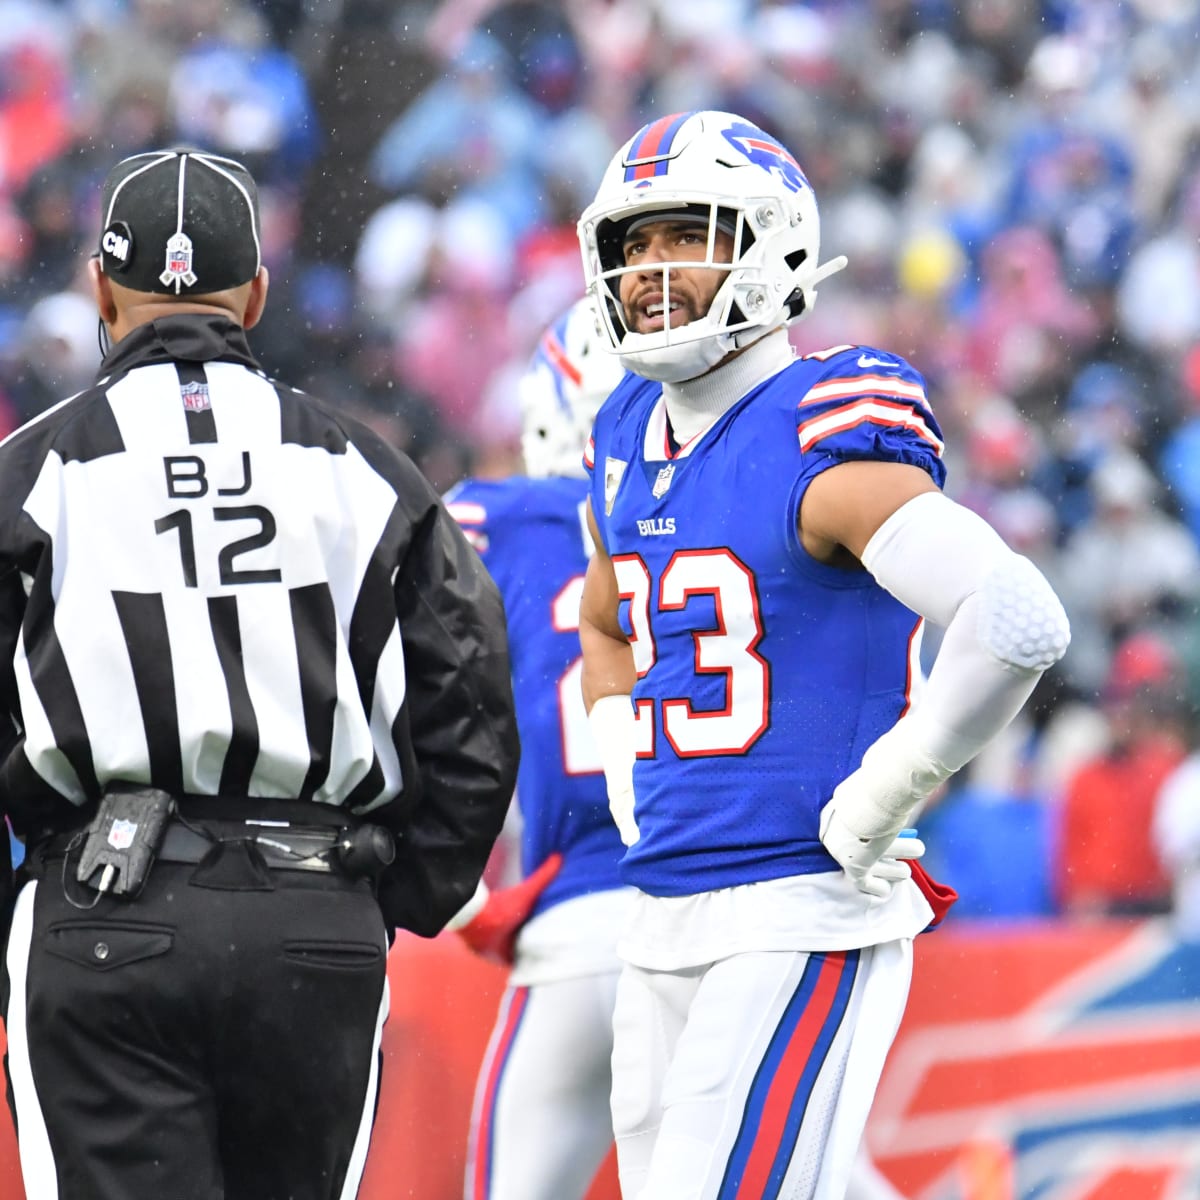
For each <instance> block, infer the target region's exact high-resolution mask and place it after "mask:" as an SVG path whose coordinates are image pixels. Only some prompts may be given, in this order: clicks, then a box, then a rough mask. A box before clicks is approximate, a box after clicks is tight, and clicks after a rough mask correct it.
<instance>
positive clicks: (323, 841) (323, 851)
mask: <svg viewBox="0 0 1200 1200" xmlns="http://www.w3.org/2000/svg"><path fill="white" fill-rule="evenodd" d="M338 840H339V834H338V831H337V830H336V829H333V828H321V827H319V826H314V827H309V828H303V829H301V828H297V827H296V826H293V825H289V824H286V823H283V822H279V821H256V820H246V821H205V822H204V823H203V825H184V824H183V823H182V822H181V821H179V820H178V819H176V820H173V821H171V822H170V823H169V824H168V825H167V829H166V832H165V833H164V834H163V840H162V845H161V846H160V847H159V848H158V855H157V857H158V859H159V861H160V862H172V863H198V862H200V861H201V860H202V859H203V858H205V857H206V856H207V855H208V854H209V853H210V852H211V851H212V848H213V846H215V845H216V844H217V843H218V842H241V841H246V842H251V843H252V844H253V845H254V847H255V848H256V849H257V850H258V852H259V853H260V854H261V855H262V857H263V861H264V862H265V863H266V865H267V866H268V867H274V868H276V869H277V870H283V871H322V872H324V873H325V874H329V873H330V872H332V871H334V870H335V869H336V860H335V856H334V847H335V846H336V845H337V842H338Z"/></svg>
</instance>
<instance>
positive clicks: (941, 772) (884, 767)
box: [819, 716, 951, 900]
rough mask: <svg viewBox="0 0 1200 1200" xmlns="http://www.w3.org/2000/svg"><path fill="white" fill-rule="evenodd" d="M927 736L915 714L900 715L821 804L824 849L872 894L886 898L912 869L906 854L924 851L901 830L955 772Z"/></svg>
mask: <svg viewBox="0 0 1200 1200" xmlns="http://www.w3.org/2000/svg"><path fill="white" fill-rule="evenodd" d="M923 740H924V739H923V738H922V737H921V736H920V729H919V727H918V726H916V725H915V724H914V722H913V718H912V717H911V716H908V717H905V718H904V719H903V720H900V721H897V722H896V724H895V725H893V726H892V727H891V729H889V730H887V731H886V732H885V733H884V734H882V735H881V736H880V737H878V738H877V739H876V740H875V741H874V742H873V743H872V744H871V745H870V746H868V747H867V752H866V754H864V755H863V760H862V764H861V766H859V768H858V770H856V771H851V772H850V774H849V775H847V776H846V778H845V779H843V780H842V782H841V783H839V784H838V785H837V787H836V788H834V789H833V797H832V798H831V799H830V801H829V802H828V803H827V804H826V805H825V807H824V808H823V809H821V823H820V826H819V830H820V837H821V841H822V843H823V844H824V846H825V849H826V850H828V851H829V853H830V854H832V855H833V857H834V858H835V859H837V861H838V862H839V863H841V865H842V867H843V869H844V870H845V872H846V874H847V875H849V876H850V878H851V879H852V880H854V885H855V886H856V887H857V888H858V889H859V891H861V892H866V893H867V894H868V895H870V896H878V897H879V898H880V899H884V900H886V899H887V897H888V896H890V895H891V892H892V887H893V885H894V884H896V883H898V882H899V881H900V880H902V879H908V878H910V876H911V875H912V872H911V871H910V870H909V868H908V863H907V861H905V860H907V859H912V858H920V857H921V855H922V854H924V853H925V845H924V843H923V842H921V841H920V840H918V839H917V838H915V837H899V836H897V835H898V834H899V833H900V831H901V830H902V829H903V828H904V827H905V825H907V824H908V818H909V815H910V814H911V813H912V812H913V810H914V809H916V807H917V805H918V804H921V803H922V802H923V801H924V800H926V799H927V798H928V797H929V794H930V793H931V792H932V791H933V790H934V789H935V788H936V787H937V786H938V785H939V784H940V783H942V782H943V781H944V780H945V779H947V778H948V777H949V776H950V774H951V771H950V770H949V768H948V767H946V766H945V764H944V763H941V762H939V761H938V760H937V759H936V758H934V757H933V756H932V755H931V754H929V753H928V752H927V751H926V750H924V749H922V741H923Z"/></svg>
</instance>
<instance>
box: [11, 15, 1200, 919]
mask: <svg viewBox="0 0 1200 1200" xmlns="http://www.w3.org/2000/svg"><path fill="white" fill-rule="evenodd" d="M1198 9H1200V6H1198V4H1197V0H955V2H951V0H824V2H822V0H809V2H807V3H788V2H783V0H778V2H775V3H771V2H768V0H761V2H757V3H755V2H753V0H689V2H688V3H686V4H682V3H678V2H675V0H561V2H556V3H536V2H523V0H510V2H507V3H505V2H496V0H442V2H436V3H435V2H428V3H397V2H395V0H257V2H255V3H249V2H243V0H0V431H4V430H7V429H10V428H13V427H15V426H16V425H17V424H19V423H21V422H23V421H25V420H27V419H28V418H30V417H32V416H34V415H35V414H37V413H38V412H40V411H41V410H42V409H44V408H45V407H46V406H48V405H49V404H51V403H53V402H55V401H56V400H58V399H61V398H63V397H64V396H66V395H67V394H69V393H71V392H72V391H74V390H77V389H78V388H80V387H82V386H84V385H85V384H86V383H87V382H88V381H89V380H90V378H91V377H92V376H93V374H94V372H95V369H96V366H97V363H98V361H99V350H98V347H97V329H96V318H95V315H94V312H93V310H92V308H91V305H90V303H89V302H88V300H87V298H86V295H85V292H84V289H83V287H82V279H83V275H82V263H83V261H84V259H85V258H86V256H87V254H88V252H89V251H90V250H91V249H92V248H93V246H94V243H95V240H96V237H97V233H98V215H97V211H96V209H97V193H98V188H99V184H100V181H101V179H102V178H103V176H104V173H105V172H106V170H107V169H108V167H109V166H110V165H111V163H112V162H113V161H114V160H115V159H117V158H119V157H122V156H124V155H127V154H132V153H136V152H138V151H140V150H144V149H148V148H152V147H156V146H159V145H162V144H171V143H190V144H194V145H197V146H200V147H203V148H206V149H209V150H213V151H216V152H224V153H228V154H231V155H234V156H237V157H239V158H241V159H243V160H244V161H245V162H246V163H247V165H248V166H250V168H251V169H252V170H253V171H254V173H255V175H256V177H257V178H258V180H259V181H260V184H261V187H262V207H263V249H264V255H265V259H266V262H267V264H268V266H269V267H270V269H271V272H272V298H271V303H270V304H269V306H268V312H267V316H266V318H265V319H264V322H263V324H262V326H261V327H260V328H259V329H258V330H256V332H255V335H254V336H253V338H252V344H253V346H254V349H255V350H256V352H257V353H258V355H259V357H260V359H261V361H262V362H263V365H264V366H265V367H266V368H267V370H268V371H270V372H277V373H278V374H280V375H281V376H282V377H284V378H285V379H287V380H288V381H289V382H292V383H295V384H297V385H298V386H301V387H308V388H311V389H312V390H313V391H315V392H317V393H318V394H322V395H325V396H327V397H329V398H331V399H336V400H338V401H339V402H341V403H343V404H344V405H346V407H347V408H350V409H353V410H355V411H356V412H357V413H358V414H359V415H360V416H362V417H364V418H365V419H367V420H369V421H371V422H372V423H373V424H374V425H375V426H376V427H377V428H379V429H380V430H381V431H382V432H383V433H384V434H385V435H386V436H388V437H389V438H391V439H392V440H393V441H395V442H396V443H397V444H399V445H400V446H402V447H403V448H405V449H406V450H408V452H409V453H410V454H412V456H413V457H414V459H415V460H416V461H417V463H418V465H419V466H420V467H421V468H422V470H423V471H424V472H425V473H426V474H427V475H428V476H429V478H430V479H431V480H432V481H433V482H434V484H435V485H436V486H437V487H439V488H440V489H445V488H447V487H449V486H450V485H451V484H452V483H454V482H456V481H457V480H458V479H459V478H461V477H463V476H464V475H465V474H468V473H471V474H478V475H485V476H486V475H497V474H505V473H508V472H509V471H512V470H514V469H517V468H518V464H519V460H518V457H517V445H518V412H517V406H516V389H515V386H514V384H515V379H516V377H517V376H518V375H519V373H520V372H521V370H522V369H523V367H524V364H525V362H526V360H527V358H528V355H529V353H530V351H531V350H532V347H533V345H534V343H535V341H536V339H537V337H538V335H539V333H540V332H541V330H542V328H543V327H544V325H545V324H546V323H547V322H548V321H550V320H551V319H552V318H553V317H554V316H556V315H557V314H558V313H559V312H560V311H561V310H563V309H564V308H565V307H566V306H567V305H568V304H569V303H570V302H571V301H572V300H573V299H574V298H575V297H576V296H577V295H578V294H579V293H580V292H581V290H582V273H581V270H580V261H579V250H578V246H577V243H576V240H575V232H574V224H575V220H576V218H577V217H578V214H579V212H580V211H581V209H582V208H583V207H584V206H585V204H586V203H587V202H588V201H589V200H590V199H591V196H592V194H593V193H594V191H595V188H596V185H597V183H598V182H599V178H600V174H601V172H602V170H603V167H604V165H605V164H606V162H607V160H608V158H609V157H610V155H611V154H612V152H613V151H614V150H615V149H616V148H617V147H618V146H619V145H620V144H621V143H622V142H623V141H624V140H625V139H627V138H628V137H629V136H631V134H632V133H633V132H634V131H635V130H636V129H637V128H638V127H639V126H640V125H641V124H643V123H644V122H646V121H647V120H650V119H653V118H655V117H657V116H661V115H663V114H665V113H669V112H677V111H682V110H688V109H694V108H719V109H727V110H730V111H735V112H738V113H741V114H742V115H744V116H746V117H748V118H750V119H751V120H753V121H755V122H756V123H758V124H760V125H761V126H763V127H764V128H765V129H767V130H769V131H770V132H772V133H774V134H775V135H776V136H778V137H779V138H780V139H781V140H782V141H783V142H784V143H785V144H786V145H787V146H788V147H789V148H790V149H791V150H793V152H794V153H795V154H796V156H797V157H798V158H799V160H800V162H801V163H802V164H803V166H804V168H805V170H806V172H807V174H808V176H809V178H810V180H811V181H812V183H813V186H814V188H815V189H816V192H817V196H818V200H819V202H820V206H821V213H822V230H823V236H822V242H823V249H824V251H825V253H826V255H827V256H828V255H831V254H838V253H845V254H846V255H848V257H849V259H850V267H849V269H848V270H847V271H846V272H844V273H843V274H842V275H839V276H838V277H837V278H836V279H835V280H833V281H832V282H831V283H828V284H826V285H825V287H824V288H823V289H822V292H821V299H820V303H819V304H818V305H817V306H816V308H815V310H814V312H813V314H812V315H811V316H810V317H808V318H807V319H806V320H805V321H803V322H801V323H800V324H799V325H797V326H796V327H794V331H793V340H794V342H795V344H796V346H797V348H798V349H799V350H801V351H807V350H812V349H818V348H822V347H825V346H829V345H834V344H840V343H858V344H863V345H867V346H876V347H881V348H884V349H886V350H888V351H892V352H895V353H900V354H903V355H905V356H907V357H908V358H910V359H911V360H912V362H913V363H914V365H916V366H917V368H918V369H919V370H921V371H922V372H923V373H924V374H925V376H926V378H927V380H928V383H929V391H930V396H931V399H932V402H933V405H934V408H935V411H936V412H937V414H938V417H939V419H940V421H941V423H942V425H943V428H944V431H945V433H946V440H947V452H946V453H947V459H948V465H949V468H950V484H949V486H948V490H949V491H950V492H951V493H952V494H953V495H954V496H955V497H956V498H957V499H959V500H961V501H962V502H964V503H966V504H968V505H969V506H970V507H972V508H974V509H976V510H977V511H978V512H980V513H981V514H982V515H983V516H985V517H986V518H987V519H988V520H989V521H991V522H992V523H993V524H994V525H995V526H996V527H997V529H999V530H1000V532H1001V533H1002V534H1003V536H1004V537H1005V538H1006V539H1007V540H1008V541H1009V542H1010V544H1012V545H1013V546H1014V547H1015V548H1017V549H1018V550H1020V551H1021V552H1022V553H1025V554H1027V555H1029V556H1030V557H1031V558H1033V559H1034V560H1035V561H1036V562H1037V563H1038V565H1039V566H1040V567H1041V568H1042V569H1043V570H1044V571H1045V573H1046V574H1047V576H1048V577H1049V578H1050V579H1051V580H1052V582H1053V583H1054V584H1055V586H1056V588H1057V589H1058V590H1059V592H1060V595H1061V596H1062V597H1063V599H1064V602H1065V604H1066V606H1067V609H1068V613H1069V615H1070V617H1071V621H1072V626H1073V630H1074V640H1073V643H1072V647H1071V650H1070V651H1069V653H1068V656H1067V658H1066V659H1065V660H1064V662H1063V664H1062V666H1061V667H1060V668H1059V669H1057V670H1056V671H1054V672H1051V673H1050V675H1049V676H1048V677H1047V679H1046V680H1044V681H1043V684H1042V686H1041V687H1040V689H1039V692H1038V694H1037V695H1036V696H1035V699H1034V702H1033V703H1032V704H1031V706H1030V708H1029V709H1028V711H1027V714H1025V715H1024V716H1023V717H1022V718H1021V719H1020V720H1019V722H1018V723H1017V724H1016V725H1015V726H1014V727H1013V728H1012V729H1011V730H1010V731H1009V734H1008V736H1007V737H1005V738H1003V739H1001V741H1000V742H999V743H998V744H997V745H996V746H995V747H993V748H992V749H991V750H989V751H988V752H987V753H986V754H985V756H984V757H983V758H982V759H981V760H978V761H977V762H976V763H975V764H972V767H971V769H970V770H969V771H968V772H967V773H965V775H964V777H963V778H960V779H956V780H955V781H953V787H952V788H951V789H950V790H949V791H948V792H947V794H946V795H945V796H944V797H943V798H942V799H941V800H940V802H939V803H938V804H937V805H936V806H935V807H933V808H931V809H930V810H929V811H928V812H927V813H926V814H924V816H923V819H922V826H923V832H924V833H926V834H928V835H929V836H928V840H929V842H930V844H931V851H930V860H931V861H930V866H931V868H932V869H933V870H935V872H940V873H941V874H943V875H944V876H945V877H946V878H948V879H949V880H950V881H951V882H953V883H955V884H956V885H957V886H958V887H959V889H960V890H961V891H962V892H963V897H964V898H963V901H962V902H961V905H960V911H961V912H962V913H963V914H964V915H965V916H972V915H973V916H977V917H982V918H1014V917H1022V916H1029V915H1041V914H1048V913H1056V912H1068V913H1075V914H1098V915H1113V914H1149V913H1165V912H1168V911H1171V910H1172V908H1173V907H1174V908H1175V909H1176V911H1177V917H1178V920H1179V921H1180V924H1181V928H1183V929H1185V930H1187V929H1190V930H1191V932H1192V936H1196V937H1200V883H1197V880H1200V868H1198V867H1197V864H1198V863H1200V754H1198V751H1197V747H1198V746H1200V739H1198V738H1197V732H1198V724H1200V723H1198V722H1197V713H1198V712H1200V707H1198V705H1200V615H1198V613H1200V70H1197V67H1198V65H1200V62H1198V60H1200V10H1198ZM933 648H934V646H933V639H931V640H930V645H929V651H930V652H932V650H933ZM1188 897H1192V898H1191V899H1190V900H1189V899H1188Z"/></svg>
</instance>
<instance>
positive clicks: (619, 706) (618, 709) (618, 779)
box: [588, 696, 641, 846]
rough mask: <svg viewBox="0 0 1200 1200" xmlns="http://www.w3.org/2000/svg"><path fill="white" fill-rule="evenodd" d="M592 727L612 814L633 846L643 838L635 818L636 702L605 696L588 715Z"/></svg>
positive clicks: (623, 835) (626, 843)
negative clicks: (634, 710) (634, 715)
mask: <svg viewBox="0 0 1200 1200" xmlns="http://www.w3.org/2000/svg"><path fill="white" fill-rule="evenodd" d="M588 723H589V724H590V725H591V729H592V736H593V738H595V741H596V748H597V749H598V750H599V751H600V762H601V763H602V764H603V766H604V782H605V785H606V786H607V789H608V809H609V812H611V813H612V819H613V821H614V822H615V823H616V826H617V832H618V833H619V834H620V835H621V841H623V842H624V843H625V845H626V846H632V845H633V844H634V842H636V841H637V840H638V838H639V837H640V836H641V834H640V833H639V832H638V827H637V821H635V820H634V817H633V803H634V795H633V762H634V759H635V758H636V757H637V753H636V750H635V748H634V723H633V702H632V701H631V700H630V698H629V697H628V696H601V697H600V699H599V700H597V701H596V703H595V704H593V705H592V710H591V712H590V713H588Z"/></svg>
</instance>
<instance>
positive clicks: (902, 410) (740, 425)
mask: <svg viewBox="0 0 1200 1200" xmlns="http://www.w3.org/2000/svg"><path fill="white" fill-rule="evenodd" d="M941 453H942V440H941V432H940V430H939V429H938V426H937V422H936V421H935V420H934V417H933V414H932V412H931V411H930V410H929V407H928V403H927V401H926V399H925V389H924V383H923V381H922V379H921V376H920V375H919V374H917V372H916V371H914V370H913V369H912V367H910V366H909V365H908V364H907V363H905V362H904V361H903V360H900V359H897V358H896V357H895V356H894V355H887V354H883V353H882V352H880V351H874V350H870V349H867V348H864V347H839V348H837V349H836V350H833V351H825V352H823V353H822V354H820V355H813V356H809V357H806V358H803V359H799V360H797V361H795V362H793V363H791V364H790V365H789V366H787V367H786V368H785V369H783V370H782V371H780V372H779V373H778V374H776V375H774V376H772V377H771V378H770V379H769V380H767V381H766V382H765V383H763V384H760V385H759V386H758V387H757V388H755V389H753V390H752V391H751V392H749V393H748V394H747V395H746V396H744V397H742V398H741V399H740V400H739V401H738V402H737V403H736V404H734V406H733V407H732V408H731V409H729V411H727V412H726V413H725V414H724V415H723V416H721V417H720V418H719V419H718V420H717V421H716V422H715V423H714V424H713V425H712V426H711V427H710V428H709V429H708V430H707V431H705V432H704V433H703V434H702V435H701V436H700V437H699V438H697V439H695V440H694V441H693V442H692V443H691V444H689V445H686V446H684V447H683V448H682V449H679V450H676V449H675V448H674V445H673V442H672V441H671V438H670V431H669V428H668V424H667V419H666V412H665V407H664V402H663V400H662V389H661V385H659V384H657V383H651V382H648V381H646V380H643V379H639V378H637V377H634V376H627V377H626V379H625V380H624V381H623V382H622V383H621V385H620V386H619V387H618V388H617V389H616V390H615V391H614V392H613V394H612V396H611V397H610V398H609V399H608V401H607V402H606V403H605V405H604V407H603V408H602V409H601V411H600V414H599V416H598V417H597V419H596V424H595V429H594V432H593V438H592V442H591V443H590V444H589V449H588V454H587V456H586V457H585V462H586V463H587V465H588V466H589V467H590V469H591V471H592V490H591V502H592V508H593V512H594V514H595V517H596V522H597V525H598V527H599V529H600V533H601V537H602V538H603V540H604V543H605V547H606V549H607V550H608V553H609V554H610V556H611V557H612V561H613V568H614V571H615V573H616V577H617V584H618V588H619V591H620V597H621V599H620V607H619V614H618V615H619V619H620V622H621V625H622V628H623V629H624V630H625V632H626V634H627V635H628V636H629V638H630V640H631V643H632V646H633V655H634V663H635V666H636V668H637V673H638V679H637V683H636V685H635V687H634V691H633V699H634V704H635V708H636V712H637V723H638V738H639V749H638V759H637V763H636V766H635V770H634V790H635V793H636V796H637V803H636V809H635V816H636V820H637V824H638V829H639V830H640V835H641V836H640V838H639V840H638V841H637V842H636V843H635V844H634V845H633V846H632V847H630V849H629V850H628V851H627V853H626V855H625V858H624V860H623V862H622V870H621V876H622V879H623V880H624V881H625V882H626V883H629V884H633V885H634V886H636V887H638V888H640V889H641V890H642V891H645V892H649V893H651V894H653V895H659V896H677V895H690V894H694V893H697V892H702V891H709V890H713V889H716V888H722V887H729V886H732V885H735V884H742V883H751V882H756V881H760V880H765V879H774V878H779V877H782V876H786V875H797V874H805V873H812V872H818V871H833V870H836V869H837V864H836V862H835V861H834V860H833V859H832V858H831V857H830V856H829V855H828V853H827V852H826V851H825V848H824V847H823V846H822V845H821V843H820V840H819V838H818V835H817V825H818V819H819V814H820V810H821V807H822V806H823V805H824V804H825V802H826V801H827V800H828V799H829V798H830V796H831V795H832V793H833V789H834V787H836V785H837V784H838V783H840V782H841V780H843V779H844V778H845V777H846V776H847V775H848V774H849V773H850V772H851V771H852V770H853V769H854V768H855V767H857V766H858V764H859V762H860V761H861V759H862V755H863V752H864V751H865V750H866V749H867V747H868V746H869V745H870V744H871V743H872V742H873V741H874V740H875V739H876V738H877V737H879V735H880V734H882V733H883V732H884V731H885V730H886V729H888V728H889V727H890V726H891V725H892V724H894V723H895V721H896V720H897V719H898V718H899V716H900V715H901V714H902V713H903V711H904V709H905V707H906V706H907V704H908V699H909V694H910V685H911V683H912V678H913V673H914V672H915V671H917V670H918V669H919V668H918V666H917V663H916V655H917V650H918V647H917V645H916V641H917V639H916V633H917V631H918V629H919V627H920V620H919V618H918V617H917V616H916V614H914V613H913V612H912V611H910V610H909V609H907V608H905V607H904V606H903V605H902V604H900V602H899V601H897V600H896V599H894V598H893V597H892V596H890V595H889V594H888V593H887V592H885V591H884V590H883V589H882V588H881V587H880V586H879V585H878V584H877V583H876V582H875V581H874V579H873V578H872V577H871V575H870V574H868V573H867V572H865V571H861V570H854V571H851V570H844V569H841V568H838V567H833V566H829V565H827V564H824V563H820V562H818V561H816V560H815V559H814V558H812V557H811V556H810V555H809V554H808V553H807V552H806V551H805V550H804V548H803V546H802V545H801V542H800V538H799V535H798V533H797V518H798V514H799V511H800V503H801V501H802V500H803V498H804V493H805V490H806V489H807V487H808V485H809V484H810V483H811V482H812V480H813V479H814V478H816V476H817V475H819V474H820V473H821V472H822V471H824V470H826V469H827V468H828V467H831V466H834V465H836V464H837V463H840V462H845V461H848V460H851V459H877V460H881V461H887V462H899V463H909V464H913V465H915V466H918V467H920V468H923V469H924V470H926V471H928V472H929V474H930V475H931V476H932V478H933V480H934V482H935V483H937V484H938V486H941V484H942V482H943V480H944V475H945V472H944V468H943V466H942V461H941Z"/></svg>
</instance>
